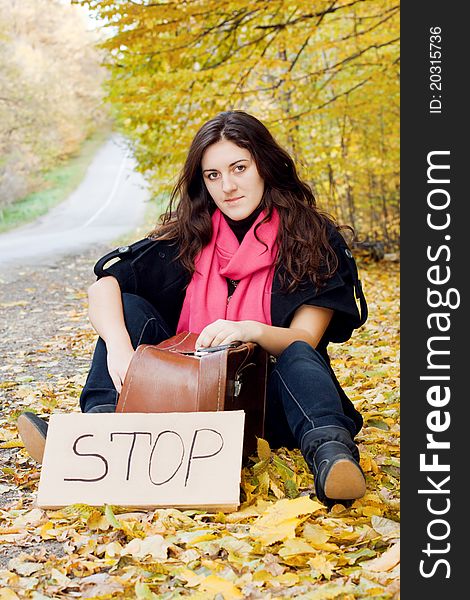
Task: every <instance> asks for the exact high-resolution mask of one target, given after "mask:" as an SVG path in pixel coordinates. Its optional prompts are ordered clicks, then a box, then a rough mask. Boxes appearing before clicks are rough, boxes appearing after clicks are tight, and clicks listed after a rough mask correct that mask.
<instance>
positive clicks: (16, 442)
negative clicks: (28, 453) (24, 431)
mask: <svg viewBox="0 0 470 600" xmlns="http://www.w3.org/2000/svg"><path fill="white" fill-rule="evenodd" d="M0 448H24V444H23V442H22V441H21V440H10V441H9V442H2V443H1V444H0Z"/></svg>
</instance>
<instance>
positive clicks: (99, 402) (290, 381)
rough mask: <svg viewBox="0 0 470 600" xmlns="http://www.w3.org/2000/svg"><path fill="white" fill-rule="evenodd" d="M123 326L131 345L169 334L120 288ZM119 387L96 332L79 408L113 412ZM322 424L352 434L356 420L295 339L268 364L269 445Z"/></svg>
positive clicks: (321, 364)
mask: <svg viewBox="0 0 470 600" xmlns="http://www.w3.org/2000/svg"><path fill="white" fill-rule="evenodd" d="M122 300H123V308H124V319H125V323H126V328H127V330H128V332H129V336H130V338H131V342H132V345H133V347H134V348H137V346H138V345H139V344H158V343H159V342H162V341H163V340H165V339H167V338H169V337H171V336H172V335H174V333H175V332H174V331H172V330H171V329H170V328H169V327H168V325H167V324H166V323H165V321H164V320H163V319H162V317H161V316H160V315H159V313H158V311H157V310H156V309H155V308H154V307H153V306H152V305H151V304H150V303H149V302H147V301H146V300H144V299H143V298H141V297H139V296H136V295H133V294H123V295H122ZM117 401H118V392H117V391H116V388H115V387H114V384H113V382H112V380H111V377H110V375H109V373H108V367H107V350H106V344H105V343H104V341H103V340H102V339H101V338H99V339H98V342H97V344H96V348H95V352H94V355H93V360H92V365H91V369H90V372H89V374H88V378H87V380H86V383H85V386H84V388H83V390H82V393H81V396H80V407H81V409H82V411H83V412H114V410H115V407H116V404H117ZM325 425H336V426H340V427H343V428H345V429H347V430H348V431H349V432H350V434H351V437H354V435H355V433H356V431H357V424H356V423H355V422H354V420H353V418H351V416H347V415H346V414H345V413H344V410H343V404H342V401H341V397H340V395H339V392H338V388H337V386H336V385H335V383H334V381H333V379H332V376H331V372H330V370H329V367H328V365H327V363H326V361H325V360H324V358H323V357H322V356H321V354H320V353H319V352H317V351H316V350H315V349H313V348H312V347H311V346H310V345H309V344H307V343H306V342H301V341H298V342H294V343H292V344H290V346H288V347H287V348H286V349H285V350H284V352H282V354H281V355H280V356H279V357H278V358H277V361H276V363H275V364H274V365H272V368H271V369H270V373H269V377H268V386H267V399H266V431H265V437H266V439H267V440H268V441H269V442H270V444H271V446H272V447H273V448H278V447H281V446H287V447H289V448H295V447H296V448H300V446H301V442H302V438H303V436H304V435H305V434H306V433H307V432H308V431H311V430H312V429H314V428H315V427H322V426H325Z"/></svg>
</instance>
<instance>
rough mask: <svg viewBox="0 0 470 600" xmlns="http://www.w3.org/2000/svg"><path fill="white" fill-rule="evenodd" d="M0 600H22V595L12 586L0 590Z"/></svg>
mask: <svg viewBox="0 0 470 600" xmlns="http://www.w3.org/2000/svg"><path fill="white" fill-rule="evenodd" d="M0 600H20V597H19V596H17V595H16V593H15V592H14V591H13V590H12V589H11V588H4V589H3V590H0Z"/></svg>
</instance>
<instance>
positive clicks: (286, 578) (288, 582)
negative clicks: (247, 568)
mask: <svg viewBox="0 0 470 600" xmlns="http://www.w3.org/2000/svg"><path fill="white" fill-rule="evenodd" d="M271 579H272V577H271ZM274 581H277V582H278V583H280V584H281V585H285V586H287V587H290V586H292V585H297V584H298V583H299V576H298V575H297V574H296V573H283V574H282V575H278V576H277V577H274Z"/></svg>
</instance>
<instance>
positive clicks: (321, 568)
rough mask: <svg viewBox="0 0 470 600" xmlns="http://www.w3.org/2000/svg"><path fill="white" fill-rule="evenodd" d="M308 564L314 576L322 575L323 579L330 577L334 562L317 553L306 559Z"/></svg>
mask: <svg viewBox="0 0 470 600" xmlns="http://www.w3.org/2000/svg"><path fill="white" fill-rule="evenodd" d="M308 564H309V565H310V566H311V567H312V570H313V573H312V575H314V576H317V577H318V576H319V575H322V576H323V577H325V579H330V578H331V576H332V575H333V569H334V568H335V566H336V563H334V562H332V561H330V560H328V559H326V558H325V557H324V556H323V555H322V554H317V555H316V556H314V557H313V558H310V559H309V560H308Z"/></svg>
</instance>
